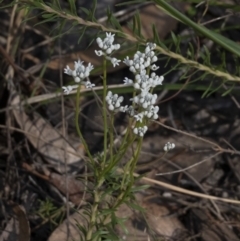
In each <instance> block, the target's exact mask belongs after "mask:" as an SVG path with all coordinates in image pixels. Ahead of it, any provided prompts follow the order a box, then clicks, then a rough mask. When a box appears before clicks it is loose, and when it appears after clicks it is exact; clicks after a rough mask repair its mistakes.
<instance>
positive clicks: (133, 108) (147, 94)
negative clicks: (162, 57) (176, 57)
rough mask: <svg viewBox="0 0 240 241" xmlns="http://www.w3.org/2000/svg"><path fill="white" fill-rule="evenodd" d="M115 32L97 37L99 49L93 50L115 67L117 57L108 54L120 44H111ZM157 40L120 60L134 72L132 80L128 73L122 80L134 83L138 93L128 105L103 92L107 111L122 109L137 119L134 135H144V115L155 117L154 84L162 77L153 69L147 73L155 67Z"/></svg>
mask: <svg viewBox="0 0 240 241" xmlns="http://www.w3.org/2000/svg"><path fill="white" fill-rule="evenodd" d="M113 42H114V34H111V33H106V37H105V39H104V40H102V39H100V38H97V43H98V46H99V48H100V49H101V50H99V51H95V53H96V54H97V55H98V56H102V55H105V56H106V58H107V59H108V60H110V61H111V62H112V64H113V66H114V67H115V66H116V65H118V63H119V62H120V60H117V59H115V58H111V57H109V55H110V54H111V53H112V52H113V51H114V50H118V49H119V48H120V45H119V44H113ZM155 48H156V44H154V43H147V44H146V48H145V50H144V52H140V51H137V53H136V54H135V55H134V57H133V59H129V57H126V58H125V59H124V61H123V63H125V64H126V65H127V66H129V69H130V71H131V72H133V73H134V75H135V80H134V81H133V80H131V79H128V78H127V77H126V78H125V79H124V80H123V81H124V84H128V85H133V87H134V89H135V90H136V91H137V93H138V94H137V95H136V96H135V97H134V98H133V99H131V101H132V102H133V104H132V105H130V106H127V105H126V106H121V103H122V102H123V97H122V96H120V97H119V96H118V95H117V94H114V95H113V93H112V92H111V91H109V92H108V94H107V96H106V101H107V103H108V109H109V110H110V111H114V112H117V111H121V112H127V113H128V114H129V115H130V116H132V117H134V118H135V120H136V123H135V126H134V127H133V132H134V133H135V134H136V135H139V136H144V134H145V133H146V131H147V126H146V123H147V119H157V118H158V111H159V107H158V106H154V104H155V103H156V100H157V95H156V94H152V90H153V88H155V87H156V86H158V85H162V82H163V80H164V78H163V76H158V75H156V73H154V72H152V73H151V74H150V75H149V74H148V73H149V72H150V71H151V70H152V71H155V70H157V69H158V67H157V66H156V65H155V64H154V62H156V61H157V56H156V55H155V52H154V49H155Z"/></svg>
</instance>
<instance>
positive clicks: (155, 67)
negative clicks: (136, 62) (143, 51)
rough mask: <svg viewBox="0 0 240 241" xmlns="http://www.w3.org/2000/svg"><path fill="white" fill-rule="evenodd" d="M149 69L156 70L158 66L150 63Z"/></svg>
mask: <svg viewBox="0 0 240 241" xmlns="http://www.w3.org/2000/svg"><path fill="white" fill-rule="evenodd" d="M150 68H151V70H153V71H156V70H158V69H159V67H158V66H156V64H153V65H151V67H150Z"/></svg>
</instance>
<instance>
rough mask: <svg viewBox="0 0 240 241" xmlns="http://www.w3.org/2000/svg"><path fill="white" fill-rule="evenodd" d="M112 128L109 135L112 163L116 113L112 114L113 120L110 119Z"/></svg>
mask: <svg viewBox="0 0 240 241" xmlns="http://www.w3.org/2000/svg"><path fill="white" fill-rule="evenodd" d="M109 128H110V130H109V136H110V145H109V150H110V163H112V162H113V132H114V114H111V121H110V127H109Z"/></svg>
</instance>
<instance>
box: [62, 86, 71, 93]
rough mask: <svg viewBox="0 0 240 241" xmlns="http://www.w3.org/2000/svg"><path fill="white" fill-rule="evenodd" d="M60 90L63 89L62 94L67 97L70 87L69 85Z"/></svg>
mask: <svg viewBox="0 0 240 241" xmlns="http://www.w3.org/2000/svg"><path fill="white" fill-rule="evenodd" d="M62 89H63V92H64V93H66V94H67V95H68V94H69V93H70V92H71V91H72V86H71V85H69V86H63V87H62Z"/></svg>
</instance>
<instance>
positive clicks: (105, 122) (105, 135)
mask: <svg viewBox="0 0 240 241" xmlns="http://www.w3.org/2000/svg"><path fill="white" fill-rule="evenodd" d="M106 96H107V59H106V57H104V60H103V122H104V140H103V145H104V147H103V165H102V168H103V169H104V166H105V163H106V158H107V135H108V124H107V105H106V100H105V98H106Z"/></svg>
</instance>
